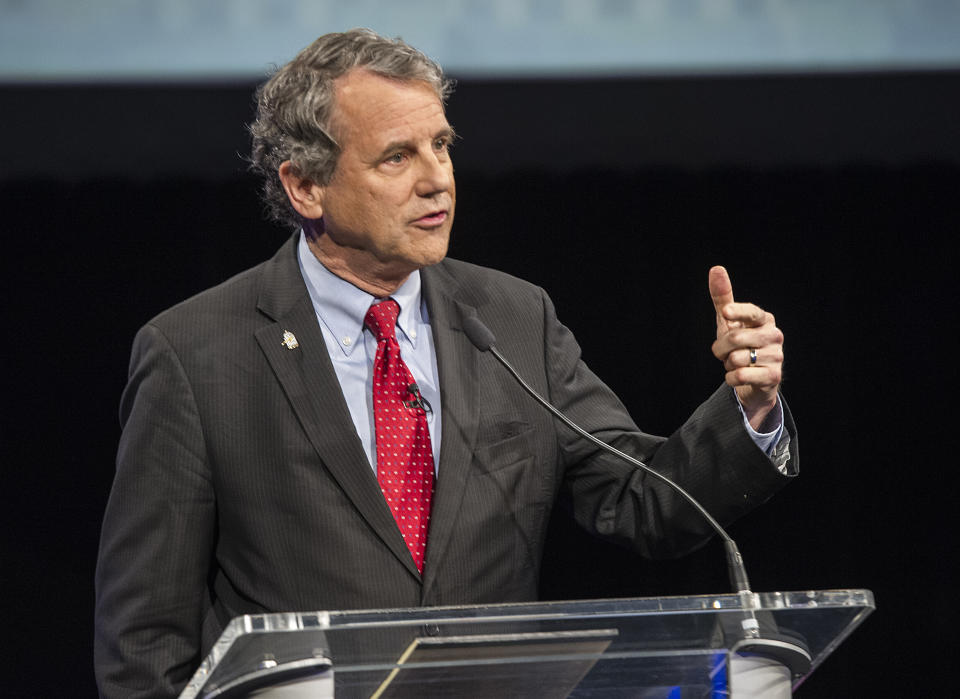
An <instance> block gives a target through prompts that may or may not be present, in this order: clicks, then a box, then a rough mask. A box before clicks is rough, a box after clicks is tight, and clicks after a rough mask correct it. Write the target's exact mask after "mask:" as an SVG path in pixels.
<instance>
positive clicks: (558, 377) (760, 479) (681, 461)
mask: <svg viewBox="0 0 960 699" xmlns="http://www.w3.org/2000/svg"><path fill="white" fill-rule="evenodd" d="M543 299H544V338H545V345H544V346H545V353H546V356H545V366H546V369H547V375H548V385H549V386H550V398H551V400H552V401H553V402H554V404H555V405H557V406H558V407H559V408H560V409H561V410H562V411H564V412H565V413H567V415H568V416H569V417H570V418H571V419H573V420H574V422H577V423H579V424H580V425H581V426H583V427H584V428H585V429H586V430H587V431H588V432H590V433H592V434H594V435H595V436H596V437H598V438H600V439H601V440H603V441H606V442H608V443H610V444H612V445H613V446H615V447H617V448H618V449H620V450H622V451H624V452H626V453H628V454H630V455H631V456H634V457H635V458H637V459H639V460H640V461H642V462H644V463H645V464H647V465H648V466H650V467H651V468H653V469H655V470H656V471H658V472H660V473H662V474H663V475H665V476H667V477H668V478H671V479H672V480H674V481H675V482H676V483H678V484H679V485H680V486H681V487H682V488H684V489H685V490H686V491H687V492H689V493H690V494H691V495H693V496H694V497H695V498H696V499H697V500H698V501H699V502H700V503H701V504H702V505H704V506H705V507H706V508H707V510H708V511H709V512H710V513H711V514H712V515H713V516H714V517H715V518H716V519H717V520H719V521H720V522H730V521H732V520H734V519H736V518H737V517H739V516H740V515H742V514H744V513H746V512H747V511H749V510H751V509H752V508H753V507H755V506H756V505H758V504H760V503H762V502H764V501H765V500H767V499H768V498H769V497H770V496H771V495H773V493H775V492H776V491H777V490H779V489H780V488H781V487H783V486H784V485H785V484H786V483H788V482H789V481H790V479H791V476H788V475H784V474H783V473H781V472H780V471H779V470H778V469H777V466H776V464H775V463H774V462H773V461H772V460H771V459H770V457H768V456H767V455H766V454H764V453H763V452H762V451H761V450H760V449H759V448H758V447H757V445H756V444H755V442H754V441H753V440H752V439H751V438H750V436H749V435H748V434H747V431H746V429H745V428H744V425H743V418H742V415H741V413H740V410H739V409H738V407H737V401H736V396H735V394H734V392H733V391H732V390H731V389H730V388H729V387H728V386H726V385H722V386H720V388H719V389H717V390H716V391H715V392H714V393H713V395H712V396H711V397H710V398H709V399H707V401H706V402H704V403H703V404H702V405H700V406H699V407H698V408H697V410H696V411H695V412H694V413H693V415H692V416H691V417H690V418H689V419H688V420H687V422H686V423H685V424H684V425H683V426H682V427H681V428H680V429H679V430H677V431H676V432H675V433H674V434H673V435H672V436H670V437H669V438H664V437H657V436H654V435H650V434H646V433H645V432H642V431H641V430H640V429H639V428H638V427H637V426H636V425H635V424H634V422H633V420H632V419H631V418H630V416H629V414H628V413H627V410H626V408H625V407H624V406H623V404H622V403H621V402H620V400H619V399H618V398H617V397H616V396H615V395H614V394H613V392H612V391H611V390H610V389H609V388H608V387H607V386H606V385H604V384H603V382H602V381H600V379H599V378H597V376H596V375H594V374H593V372H591V371H590V369H589V368H588V367H587V366H586V365H585V364H584V363H583V361H581V359H580V347H579V345H578V344H577V342H576V340H575V339H574V337H573V335H572V333H571V332H570V331H569V330H568V329H567V328H566V327H564V326H563V325H562V324H561V323H560V322H559V321H558V320H557V318H556V315H555V312H554V309H553V305H552V303H551V302H550V299H549V298H548V297H547V296H546V294H544V296H543ZM654 400H655V398H654ZM781 400H782V397H781ZM784 418H785V427H786V430H785V432H786V434H787V435H789V446H787V440H786V439H785V440H782V444H783V445H784V448H789V449H790V453H791V458H792V460H793V462H792V469H791V473H795V472H796V468H797V465H798V463H799V462H798V458H797V439H796V430H795V427H794V424H793V419H792V417H791V416H790V412H789V410H788V409H787V407H786V404H784ZM558 429H559V431H558V440H559V442H560V450H561V454H562V462H563V463H562V469H563V474H562V479H561V484H562V485H561V487H562V489H563V491H564V493H565V495H566V496H567V500H568V501H569V502H570V504H571V506H572V509H573V515H574V517H575V519H576V520H577V522H578V523H579V524H580V525H581V526H583V527H585V528H586V529H587V530H588V531H591V532H593V533H594V534H597V535H600V536H603V537H604V538H609V539H612V540H614V541H618V542H620V543H622V544H624V545H627V546H629V547H631V548H633V549H635V550H636V551H638V552H639V553H641V554H642V555H645V556H648V557H672V556H678V555H682V554H684V553H687V552H689V551H691V550H693V549H695V548H697V547H698V546H700V545H702V544H703V543H704V542H705V541H706V540H707V539H709V538H710V536H711V535H712V533H713V530H712V529H711V528H710V526H709V524H707V522H706V521H705V520H704V518H703V517H702V516H701V515H700V514H699V513H697V512H696V511H695V510H694V508H693V507H692V506H691V505H690V504H689V503H688V502H686V500H684V499H683V498H682V496H680V495H679V494H677V493H676V492H675V491H673V490H672V489H670V488H669V487H668V486H666V485H665V484H663V483H662V482H661V481H660V480H659V479H656V478H654V477H652V476H649V475H648V474H646V473H644V472H643V471H641V470H639V469H637V468H635V467H634V466H631V465H630V464H627V463H625V462H623V461H621V460H620V459H617V458H615V457H613V456H610V455H607V454H605V453H603V452H600V451H599V450H598V449H597V448H596V447H594V446H593V445H591V444H590V443H588V442H587V441H586V440H584V439H582V438H579V437H577V436H576V435H574V434H573V433H572V432H570V431H569V430H567V429H566V428H563V427H560V428H558Z"/></svg>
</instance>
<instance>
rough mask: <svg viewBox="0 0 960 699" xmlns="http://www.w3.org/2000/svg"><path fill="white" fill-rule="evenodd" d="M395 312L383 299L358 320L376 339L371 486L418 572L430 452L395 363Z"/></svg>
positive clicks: (413, 394)
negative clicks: (380, 493) (383, 501)
mask: <svg viewBox="0 0 960 699" xmlns="http://www.w3.org/2000/svg"><path fill="white" fill-rule="evenodd" d="M399 313H400V306H399V305H397V302H396V301H394V300H393V299H387V300H386V301H383V302H382V303H375V304H374V305H372V306H370V310H368V311H367V316H366V318H365V319H364V322H365V323H366V325H367V327H368V328H370V330H371V331H372V332H373V334H374V335H376V337H377V356H376V359H374V362H373V412H374V418H375V423H376V436H377V481H378V482H379V483H380V490H382V491H383V496H384V497H385V498H386V500H387V504H388V505H389V506H390V511H391V512H393V518H394V519H395V520H397V526H398V527H400V533H401V534H403V539H404V541H406V542H407V548H409V549H410V554H411V555H412V556H413V560H414V562H415V563H416V564H417V569H418V570H419V571H420V572H421V573H423V557H424V553H425V551H426V549H427V527H428V525H429V523H430V498H431V496H432V495H433V449H432V448H431V446H430V432H429V430H428V429H427V413H426V411H425V410H424V408H423V407H422V403H419V402H418V398H419V393H418V392H417V389H416V382H415V381H414V378H413V375H412V374H411V373H410V370H409V369H408V368H407V365H406V364H404V363H403V359H401V358H400V345H398V344H397V335H396V326H397V316H398V315H399ZM411 386H412V387H413V388H412V390H411V388H410V387H411Z"/></svg>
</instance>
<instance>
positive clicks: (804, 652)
mask: <svg viewBox="0 0 960 699" xmlns="http://www.w3.org/2000/svg"><path fill="white" fill-rule="evenodd" d="M463 330H464V332H465V333H466V334H467V337H468V338H470V342H472V343H473V345H474V346H475V347H476V348H477V349H478V350H480V351H481V352H489V353H490V354H492V355H493V356H494V358H496V360H497V361H498V362H500V364H502V365H503V366H504V368H505V369H506V370H507V371H509V372H510V374H511V375H512V376H513V378H514V379H516V381H517V383H519V384H520V386H521V387H522V388H523V390H524V391H526V392H527V393H528V394H530V396H531V397H532V398H533V399H534V400H535V401H537V402H538V403H539V404H540V405H542V406H543V407H544V408H546V409H547V410H549V411H550V413H552V414H553V416H554V417H556V418H557V419H558V420H560V421H561V422H562V423H563V424H565V425H566V426H567V427H569V428H570V429H572V430H573V431H574V432H576V433H577V434H579V435H580V436H581V437H583V438H584V439H586V440H589V441H590V442H592V443H593V444H595V445H597V446H598V447H600V449H602V450H603V451H605V452H608V453H610V454H613V455H614V456H616V457H618V458H620V459H623V460H625V461H627V462H628V463H630V464H632V465H634V466H636V467H637V468H639V469H641V470H643V471H644V472H645V473H648V474H650V475H651V476H653V477H654V478H656V479H658V480H660V481H662V482H663V483H666V484H667V485H668V486H669V487H670V488H672V489H673V490H674V491H676V492H677V493H679V494H680V495H681V496H683V498H684V499H685V500H686V501H687V502H689V503H690V504H691V505H692V506H693V507H694V509H696V510H697V512H699V513H700V514H701V515H702V516H703V518H704V519H705V520H706V521H707V522H708V523H709V524H710V526H711V527H713V529H714V530H715V531H716V532H717V534H719V535H720V538H721V539H723V547H724V549H725V550H726V552H727V571H728V573H729V575H730V584H731V585H732V586H733V589H734V591H735V592H736V593H737V595H738V596H739V597H740V600H741V603H742V605H743V608H742V610H741V614H742V616H741V618H740V624H739V626H740V631H741V633H742V635H741V637H740V640H739V641H737V642H736V643H734V644H733V646H732V648H731V652H732V654H733V655H734V656H736V657H738V658H750V657H754V658H762V659H764V662H766V663H768V664H767V665H763V666H761V667H759V668H758V669H755V670H754V671H753V674H752V676H751V675H749V674H747V673H743V671H742V670H737V671H736V672H739V673H741V674H739V677H740V679H739V680H738V681H739V682H741V683H742V685H743V686H748V685H752V686H755V687H763V688H764V691H767V690H770V689H772V688H775V687H778V686H779V687H780V688H781V689H782V688H783V687H784V685H783V684H779V685H778V683H782V682H784V681H785V682H786V685H785V687H786V691H787V692H789V686H790V683H789V680H783V678H782V677H781V676H780V675H779V670H777V669H776V668H779V667H781V666H782V667H786V668H787V670H788V671H789V673H790V676H792V677H801V676H803V675H805V674H806V673H807V672H809V670H810V667H811V656H810V653H809V650H808V649H807V648H806V647H805V645H804V644H803V642H802V640H801V639H798V638H796V637H795V636H792V635H784V634H781V633H777V632H774V631H773V630H767V631H765V632H764V634H763V636H761V634H760V624H759V621H758V620H757V616H756V613H755V601H754V595H753V592H751V590H750V581H749V580H748V579H747V571H746V568H745V567H744V564H743V557H742V556H741V555H740V550H739V549H738V548H737V544H736V542H734V540H733V539H732V538H731V537H730V535H729V534H727V532H726V530H724V528H723V527H721V526H720V523H719V522H717V520H716V519H714V518H713V516H712V515H711V514H710V513H709V512H707V510H706V509H705V508H704V507H703V505H701V504H700V503H699V502H697V500H696V499H695V498H694V497H693V496H692V495H690V493H688V492H687V491H686V490H684V489H683V488H681V487H680V486H679V485H677V484H676V483H674V482H673V481H672V480H670V479H669V478H667V477H666V476H664V475H663V474H662V473H658V472H657V471H654V470H653V469H652V468H650V467H649V466H647V465H646V464H645V463H643V462H642V461H639V460H637V459H635V458H634V457H632V456H630V455H629V454H625V453H623V452H622V451H620V450H619V449H617V448H615V447H612V446H610V445H609V444H607V443H606V442H604V441H601V440H600V439H597V438H596V437H594V436H593V435H592V434H590V433H589V432H587V431H586V430H584V429H583V428H582V427H580V426H579V425H577V424H576V423H575V422H573V421H572V420H571V419H570V418H568V417H567V416H566V415H564V414H563V413H562V412H560V411H559V410H558V409H557V408H556V407H555V406H553V405H551V404H550V403H549V402H547V400H546V399H545V398H543V397H542V396H541V395H540V394H539V393H537V392H536V391H535V390H533V388H532V387H531V386H530V385H529V384H528V383H527V382H526V381H524V380H523V377H521V376H520V374H519V373H518V372H517V370H516V369H514V368H513V366H512V365H511V364H510V362H508V361H507V359H506V358H505V357H504V356H503V355H502V354H500V351H499V350H497V348H496V347H494V344H495V343H496V338H495V337H494V335H493V333H492V332H491V331H490V329H489V328H488V327H487V326H486V325H484V324H483V322H482V321H481V320H480V319H479V318H477V317H476V316H469V317H467V318H465V319H464V321H463ZM771 668H772V669H771ZM734 672H735V671H734V670H733V669H731V673H734ZM787 695H788V694H787ZM745 696H760V694H749V693H746V694H745ZM778 696H779V695H778Z"/></svg>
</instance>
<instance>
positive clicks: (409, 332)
mask: <svg viewBox="0 0 960 699" xmlns="http://www.w3.org/2000/svg"><path fill="white" fill-rule="evenodd" d="M297 255H298V257H299V261H300V272H301V273H302V274H303V280H304V282H305V283H306V285H307V291H308V292H309V293H310V300H311V301H312V302H313V308H314V311H316V314H317V319H318V320H319V321H320V330H321V332H322V333H323V341H324V342H325V343H326V344H327V352H329V354H330V361H331V362H332V363H333V369H334V371H335V372H336V374H337V379H338V380H339V381H340V389H341V390H342V391H343V397H344V399H345V400H346V402H347V408H349V410H350V417H351V418H352V419H353V424H354V426H355V427H356V428H357V435H358V436H359V437H360V442H361V444H362V445H363V450H364V452H366V454H367V460H368V461H369V462H370V466H371V468H373V470H374V471H376V468H377V435H376V430H375V428H374V421H373V361H374V359H375V358H376V356H377V339H376V337H375V336H374V335H373V333H372V332H370V330H369V329H367V328H366V327H364V324H363V319H364V317H365V316H366V315H367V309H369V308H370V305H371V304H372V303H373V302H374V301H375V300H376V298H375V297H374V296H372V295H371V294H368V293H367V292H366V291H362V290H361V289H358V288H357V287H355V286H354V285H353V284H351V283H350V282H348V281H345V280H343V279H341V278H340V277H338V276H337V275H335V274H333V273H332V272H331V271H330V270H328V269H327V268H326V267H324V266H323V265H322V264H320V261H319V260H317V258H316V256H314V254H313V252H311V250H310V248H309V247H308V246H307V240H306V237H305V236H304V234H303V233H301V234H300V243H299V246H298V248H297ZM391 298H393V299H394V300H395V301H396V302H397V303H398V304H399V305H400V315H399V317H398V318H397V342H398V344H399V345H400V354H401V355H402V356H403V361H404V363H405V364H406V365H407V367H408V368H409V369H410V373H411V374H413V378H414V380H416V382H417V387H418V388H419V389H420V394H421V395H422V396H423V397H424V398H425V399H426V401H427V402H428V403H429V404H430V408H431V410H430V411H428V412H427V427H428V428H429V430H430V445H431V447H432V449H433V465H434V470H435V471H436V468H437V465H438V464H439V457H440V436H441V424H440V422H441V420H440V381H439V376H438V373H437V353H436V350H435V349H434V346H433V334H432V333H431V332H430V318H429V317H428V314H427V307H426V304H425V303H424V302H423V298H422V295H421V294H420V272H414V273H413V274H411V275H410V278H409V279H407V281H405V282H404V283H403V286H401V287H400V288H399V289H397V290H396V291H395V292H394V293H393V294H391Z"/></svg>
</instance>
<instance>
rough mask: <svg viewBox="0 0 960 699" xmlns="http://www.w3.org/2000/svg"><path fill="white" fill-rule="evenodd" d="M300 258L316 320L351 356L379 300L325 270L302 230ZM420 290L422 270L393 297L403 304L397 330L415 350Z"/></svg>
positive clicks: (408, 279) (420, 309) (392, 295)
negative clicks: (367, 317) (368, 316)
mask: <svg viewBox="0 0 960 699" xmlns="http://www.w3.org/2000/svg"><path fill="white" fill-rule="evenodd" d="M297 257H298V258H299V262H300V272H301V274H302V275H303V279H304V282H305V283H306V285H307V291H308V292H309V293H310V300H311V301H312V302H313V308H314V310H315V311H316V313H317V317H318V318H319V319H320V322H321V323H322V324H323V325H324V326H325V327H326V328H327V330H328V331H329V332H330V333H331V334H332V335H333V337H334V338H336V340H337V345H338V346H339V347H340V349H341V350H342V351H343V353H344V354H345V355H347V356H349V355H350V354H352V353H353V350H354V348H355V347H356V346H357V345H358V344H360V341H361V339H362V335H363V319H364V317H365V316H366V315H367V309H369V308H370V305H371V304H372V303H373V302H374V301H375V300H376V298H375V297H374V296H373V295H371V294H368V293H367V292H366V291H363V290H362V289H359V288H357V287H356V286H354V285H353V284H351V283H350V282H348V281H346V280H345V279H341V278H340V277H338V276H337V275H335V274H334V273H333V272H331V271H330V270H328V269H327V268H326V267H324V266H323V265H322V264H321V263H320V260H318V259H317V258H316V256H315V255H314V254H313V252H312V251H311V250H310V247H309V246H308V245H307V239H306V236H305V235H304V234H303V232H302V231H301V233H300V242H299V243H298V245H297ZM420 288H421V287H420V271H419V270H415V271H414V272H413V273H412V274H411V275H410V276H409V277H408V278H407V280H406V281H405V282H404V283H403V284H402V285H401V286H400V288H399V289H397V290H396V291H395V292H394V293H393V294H391V295H390V297H391V298H392V299H394V300H395V301H396V302H397V303H398V304H399V305H400V315H399V317H398V318H397V329H398V330H399V331H400V333H401V334H402V335H403V336H404V337H406V339H407V341H409V342H410V344H412V345H413V346H414V347H416V346H417V336H418V334H419V333H418V332H417V329H418V327H422V324H423V314H422V308H421V295H420ZM397 339H398V340H399V339H400V336H398V338H397Z"/></svg>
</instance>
